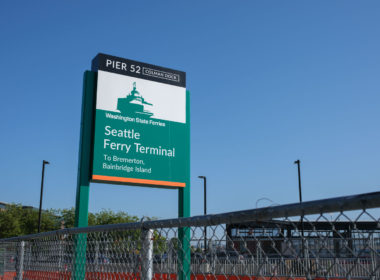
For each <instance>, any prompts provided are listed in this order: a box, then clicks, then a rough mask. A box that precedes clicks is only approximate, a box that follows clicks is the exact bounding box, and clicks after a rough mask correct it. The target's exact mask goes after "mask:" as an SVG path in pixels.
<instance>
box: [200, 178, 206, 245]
mask: <svg viewBox="0 0 380 280" xmlns="http://www.w3.org/2000/svg"><path fill="white" fill-rule="evenodd" d="M198 178H200V179H203V192H204V194H203V214H204V215H207V192H206V187H207V179H206V176H198ZM204 231H205V236H204V247H205V251H206V248H207V247H206V245H207V227H206V226H205V229H204Z"/></svg>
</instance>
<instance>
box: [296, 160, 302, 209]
mask: <svg viewBox="0 0 380 280" xmlns="http://www.w3.org/2000/svg"><path fill="white" fill-rule="evenodd" d="M294 164H297V167H298V192H299V197H300V203H302V188H301V161H300V160H299V159H297V160H296V161H295V162H294Z"/></svg>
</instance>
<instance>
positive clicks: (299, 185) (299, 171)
mask: <svg viewBox="0 0 380 280" xmlns="http://www.w3.org/2000/svg"><path fill="white" fill-rule="evenodd" d="M294 164H297V168H298V193H299V199H300V203H302V187H301V161H300V160H299V159H297V160H296V161H295V162H294ZM303 237H304V229H303V215H301V251H302V252H301V253H302V255H305V252H304V241H303Z"/></svg>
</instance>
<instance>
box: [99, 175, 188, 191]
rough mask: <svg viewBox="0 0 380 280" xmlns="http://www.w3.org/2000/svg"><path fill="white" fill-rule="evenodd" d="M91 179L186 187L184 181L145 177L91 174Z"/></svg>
mask: <svg viewBox="0 0 380 280" xmlns="http://www.w3.org/2000/svg"><path fill="white" fill-rule="evenodd" d="M92 179H93V180H99V181H111V182H121V183H132V184H145V185H158V186H168V187H182V188H184V187H186V184H185V183H180V182H169V181H157V180H145V179H135V178H123V177H114V176H102V175H92Z"/></svg>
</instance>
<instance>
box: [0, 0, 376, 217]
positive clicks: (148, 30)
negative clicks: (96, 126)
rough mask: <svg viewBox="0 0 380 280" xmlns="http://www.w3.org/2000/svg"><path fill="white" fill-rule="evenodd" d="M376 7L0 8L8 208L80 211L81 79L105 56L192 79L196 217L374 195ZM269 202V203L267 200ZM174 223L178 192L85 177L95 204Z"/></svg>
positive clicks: (134, 4) (164, 4) (1, 164)
mask: <svg viewBox="0 0 380 280" xmlns="http://www.w3.org/2000/svg"><path fill="white" fill-rule="evenodd" d="M379 14H380V3H379V2H378V1H347V0H344V1H38V2H34V1H1V3H0V34H1V43H0V57H1V60H0V61H1V66H2V67H0V77H1V78H0V95H1V100H2V102H1V103H0V125H1V137H0V147H1V155H2V157H1V158H2V160H1V161H0V170H1V171H0V172H1V177H2V180H1V182H0V193H1V195H0V201H4V202H16V203H22V204H25V205H33V206H36V207H37V206H38V203H39V190H40V180H41V163H42V160H43V159H45V160H48V161H50V162H51V165H49V166H48V167H47V170H46V178H45V192H44V202H43V206H44V208H68V207H72V206H74V204H75V190H76V176H77V161H78V143H79V124H80V113H81V98H82V96H81V94H82V77H83V72H84V71H85V70H88V69H90V63H91V59H92V58H93V57H94V56H95V55H96V54H97V53H98V52H103V53H107V54H111V55H115V56H119V57H125V58H129V59H133V60H137V61H143V62H147V63H151V64H156V65H160V66H164V67H169V68H173V69H178V70H182V71H185V72H186V73H187V85H188V89H189V90H190V91H191V174H192V180H191V213H192V215H198V214H201V213H203V185H202V181H201V180H200V179H198V178H197V176H198V175H206V176H207V179H208V210H209V212H210V213H220V212H225V211H234V210H242V209H248V208H254V207H256V206H259V207H261V206H267V205H271V204H286V203H292V202H296V201H298V185H297V184H298V182H297V168H296V166H295V165H294V164H293V162H294V161H295V160H296V159H300V160H301V168H302V185H303V198H304V200H305V201H307V200H315V199H321V198H328V197H334V196H343V195H351V194H357V193H364V192H373V191H377V190H378V189H379V187H380V173H379V166H380V149H379V147H380V132H379V119H380V118H379V117H380V110H379V108H380V95H379V90H380V85H379V74H380V55H379V49H380V36H379V33H380V21H379ZM263 197H265V198H269V199H270V200H271V201H266V200H260V201H259V202H258V203H257V201H258V200H259V199H260V198H263ZM101 209H112V210H115V211H118V210H122V211H126V212H128V213H130V214H132V215H138V216H142V215H145V216H155V217H160V218H168V217H176V215H177V191H173V190H161V189H152V188H139V187H129V186H120V185H104V184H92V185H91V190H90V211H99V210H101Z"/></svg>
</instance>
